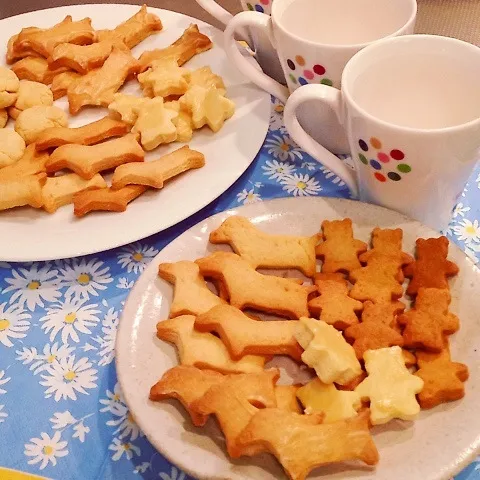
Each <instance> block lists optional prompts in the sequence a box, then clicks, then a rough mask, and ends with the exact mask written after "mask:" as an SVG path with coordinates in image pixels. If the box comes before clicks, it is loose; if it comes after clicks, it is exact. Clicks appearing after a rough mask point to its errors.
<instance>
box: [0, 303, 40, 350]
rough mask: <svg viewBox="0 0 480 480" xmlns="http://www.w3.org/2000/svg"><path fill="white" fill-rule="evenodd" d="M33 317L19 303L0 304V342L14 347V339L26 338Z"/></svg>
mask: <svg viewBox="0 0 480 480" xmlns="http://www.w3.org/2000/svg"><path fill="white" fill-rule="evenodd" d="M31 318H32V316H31V315H30V314H28V313H27V312H26V311H25V310H24V309H23V308H22V307H19V306H18V305H17V304H13V305H10V306H7V302H5V303H2V304H0V343H1V344H3V345H4V346H5V347H13V342H12V339H14V340H17V339H19V338H25V337H26V336H27V332H28V329H29V328H30V321H29V320H30V319H31Z"/></svg>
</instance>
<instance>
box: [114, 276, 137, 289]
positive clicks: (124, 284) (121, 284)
mask: <svg viewBox="0 0 480 480" xmlns="http://www.w3.org/2000/svg"><path fill="white" fill-rule="evenodd" d="M134 283H135V282H134V281H133V280H130V281H128V280H127V277H120V278H119V279H118V282H117V288H121V289H123V290H130V289H131V288H132V287H133V284H134Z"/></svg>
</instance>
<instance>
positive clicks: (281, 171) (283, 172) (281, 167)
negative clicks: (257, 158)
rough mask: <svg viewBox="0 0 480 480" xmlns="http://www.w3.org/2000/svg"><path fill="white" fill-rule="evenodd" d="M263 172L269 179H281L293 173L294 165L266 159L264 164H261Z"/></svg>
mask: <svg viewBox="0 0 480 480" xmlns="http://www.w3.org/2000/svg"><path fill="white" fill-rule="evenodd" d="M262 170H264V172H263V174H264V175H267V176H268V179H269V180H277V181H278V180H281V179H282V178H284V177H286V176H288V175H292V174H293V173H295V165H292V164H291V163H286V162H279V161H278V160H267V161H266V162H265V166H262Z"/></svg>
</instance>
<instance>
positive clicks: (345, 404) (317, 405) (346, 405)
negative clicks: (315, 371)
mask: <svg viewBox="0 0 480 480" xmlns="http://www.w3.org/2000/svg"><path fill="white" fill-rule="evenodd" d="M297 397H298V398H299V399H300V401H301V402H302V405H303V406H304V407H305V413H306V414H307V415H311V414H312V413H321V412H323V413H324V414H325V420H324V423H331V422H336V421H337V420H345V419H346V418H351V417H354V416H355V415H356V414H357V411H358V410H359V409H360V407H361V406H362V402H361V399H360V395H359V394H358V393H356V392H348V391H343V390H337V388H336V387H335V385H334V384H333V383H330V384H326V383H323V382H322V381H321V380H320V379H319V378H315V379H313V380H312V381H311V382H309V383H307V384H306V385H304V386H303V387H301V388H299V389H298V391H297Z"/></svg>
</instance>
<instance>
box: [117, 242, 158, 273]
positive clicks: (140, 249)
mask: <svg viewBox="0 0 480 480" xmlns="http://www.w3.org/2000/svg"><path fill="white" fill-rule="evenodd" d="M157 253H158V250H157V249H156V248H154V247H150V246H148V245H142V244H141V243H140V242H135V243H132V244H131V245H127V246H125V247H123V248H121V249H120V253H119V254H118V257H117V258H118V263H119V264H120V265H121V266H122V267H123V268H126V269H127V272H128V273H131V272H134V273H142V272H143V271H144V270H145V268H146V266H147V265H148V264H149V263H150V262H151V261H152V259H153V258H154V257H155V256H156V255H157Z"/></svg>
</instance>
